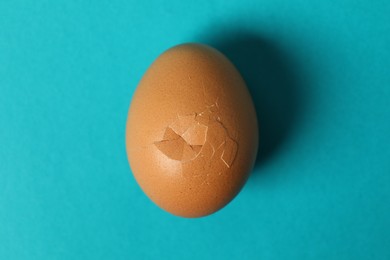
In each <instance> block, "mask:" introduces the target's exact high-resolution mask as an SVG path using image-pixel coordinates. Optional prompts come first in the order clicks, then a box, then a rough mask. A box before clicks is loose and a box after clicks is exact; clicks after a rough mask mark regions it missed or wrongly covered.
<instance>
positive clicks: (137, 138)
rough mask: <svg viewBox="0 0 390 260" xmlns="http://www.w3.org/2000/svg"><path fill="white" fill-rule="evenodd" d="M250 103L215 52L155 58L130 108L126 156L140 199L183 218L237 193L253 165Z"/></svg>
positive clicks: (193, 49)
mask: <svg viewBox="0 0 390 260" xmlns="http://www.w3.org/2000/svg"><path fill="white" fill-rule="evenodd" d="M257 147H258V125H257V120H256V113H255V109H254V106H253V102H252V99H251V97H250V94H249V92H248V89H247V87H246V85H245V82H244V80H243V79H242V77H241V76H240V74H239V72H238V71H237V69H236V68H235V67H234V66H233V64H232V63H231V62H230V61H229V60H228V59H227V58H226V57H225V56H224V55H223V54H221V53H220V52H219V51H217V50H216V49H214V48H211V47H209V46H206V45H201V44H182V45H178V46H176V47H173V48H171V49H169V50H167V51H166V52H164V53H163V54H161V55H160V56H159V57H158V58H157V59H156V60H155V61H154V62H153V64H152V65H151V66H150V67H149V69H148V70H147V71H146V73H145V75H144V76H143V78H142V80H141V81H140V83H139V85H138V87H137V90H136V92H135V93H134V96H133V100H132V103H131V106H130V110H129V114H128V120H127V126H126V149H127V155H128V159H129V162H130V166H131V169H132V172H133V174H134V177H135V179H136V180H137V182H138V184H139V185H140V186H141V188H142V190H143V191H144V192H145V193H146V195H147V196H148V197H149V198H150V199H151V200H152V201H154V202H155V203H156V204H157V205H158V206H160V207H161V208H163V209H164V210H166V211H168V212H170V213H172V214H174V215H177V216H182V217H201V216H206V215H209V214H211V213H214V212H215V211H217V210H219V209H221V208H222V207H224V206H225V205H226V204H227V203H229V202H230V201H231V200H232V199H233V198H234V197H235V196H236V195H237V193H238V192H239V191H240V189H241V188H242V187H243V185H244V183H245V181H246V180H247V178H248V175H249V172H250V171H251V169H252V167H253V164H254V162H255V158H256V152H257Z"/></svg>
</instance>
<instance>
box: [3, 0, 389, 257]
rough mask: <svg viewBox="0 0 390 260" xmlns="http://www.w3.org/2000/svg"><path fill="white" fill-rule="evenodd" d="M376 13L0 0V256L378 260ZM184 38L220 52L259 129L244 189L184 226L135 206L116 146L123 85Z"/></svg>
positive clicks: (385, 47) (385, 159)
mask: <svg viewBox="0 0 390 260" xmlns="http://www.w3.org/2000/svg"><path fill="white" fill-rule="evenodd" d="M389 14H390V2H389V1H387V0H382V1H381V0H378V1H363V0H359V1H352V0H351V1H309V0H297V1H280V0H264V1H254V0H239V1H238V0H237V1H222V0H220V1H208V0H207V1H206V0H204V1H179V0H175V1H165V2H164V3H163V2H158V1H117V0H115V1H95V2H91V1H73V0H72V1H42V0H39V1H17V0H2V1H0V259H4V260H8V259H10V260H19V259H42V260H46V259H50V260H51V259H145V258H146V259H149V258H152V259H390V18H389V17H390V16H389ZM188 41H198V42H205V43H210V44H213V45H214V46H216V47H218V48H220V49H221V50H223V51H224V52H225V53H226V54H227V55H228V56H229V57H231V59H232V60H233V61H234V62H235V63H236V64H237V67H239V69H240V70H241V72H242V74H243V75H244V77H245V78H246V79H247V81H248V84H249V85H250V88H251V91H252V93H253V95H254V99H255V100H256V106H257V109H258V112H259V118H260V120H261V122H260V123H261V125H262V132H261V137H260V138H261V141H262V143H261V147H262V151H261V152H260V156H259V161H258V164H257V166H256V169H255V171H254V172H253V174H252V176H251V178H250V179H249V181H248V183H247V185H246V186H245V188H244V189H243V190H242V192H241V193H240V194H239V196H238V197H236V199H235V200H234V201H233V202H232V203H231V204H229V205H228V206H227V207H226V208H224V209H223V210H221V211H220V212H218V213H216V214H214V215H212V216H209V217H206V218H201V219H182V218H178V217H174V216H171V215H169V214H167V213H165V212H163V211H162V210H160V209H159V208H157V207H156V206H155V205H154V204H152V203H151V202H150V201H149V200H148V199H147V198H146V196H144V194H143V193H142V191H141V190H140V188H139V187H138V186H137V184H136V182H135V180H134V178H133V177H132V174H131V171H130V169H129V166H128V163H127V158H126V153H125V145H124V131H125V122H126V117H127V110H128V106H129V103H130V100H131V96H132V94H133V92H134V89H135V87H136V85H137V82H138V81H139V80H140V78H141V76H142V75H143V73H144V71H145V70H146V68H147V67H148V66H149V65H150V63H151V62H152V61H153V60H154V59H155V58H156V57H157V56H158V55H159V54H160V53H161V52H162V51H164V50H165V49H167V48H169V47H171V46H173V45H176V44H178V43H182V42H188ZM252 54H253V55H252ZM150 105H153V104H150Z"/></svg>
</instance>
